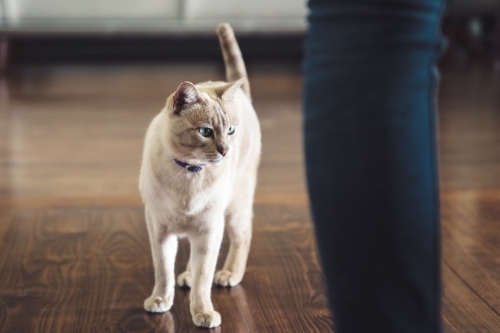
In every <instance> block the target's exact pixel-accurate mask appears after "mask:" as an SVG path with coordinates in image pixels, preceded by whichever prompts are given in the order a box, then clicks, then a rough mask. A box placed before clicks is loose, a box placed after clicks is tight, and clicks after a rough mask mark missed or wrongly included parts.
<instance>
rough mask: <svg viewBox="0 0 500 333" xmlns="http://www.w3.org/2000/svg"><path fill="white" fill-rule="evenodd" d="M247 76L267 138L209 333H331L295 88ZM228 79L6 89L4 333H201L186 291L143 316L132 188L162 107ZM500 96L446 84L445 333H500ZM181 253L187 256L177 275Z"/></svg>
mask: <svg viewBox="0 0 500 333" xmlns="http://www.w3.org/2000/svg"><path fill="white" fill-rule="evenodd" d="M251 74H252V75H251V82H252V91H253V94H254V99H255V107H256V109H257V112H258V114H259V117H260V121H261V125H262V130H263V158H262V164H261V168H260V174H259V184H258V189H257V193H256V205H255V219H254V221H255V222H254V224H255V228H254V230H255V231H254V238H253V239H254V240H253V244H252V250H251V254H250V258H249V262H248V268H247V273H246V275H245V278H244V280H243V282H242V284H241V285H240V286H237V287H234V288H231V289H225V288H217V287H214V288H213V296H212V299H213V302H214V306H215V308H216V309H218V310H219V311H220V313H221V315H222V326H220V327H219V328H216V329H214V330H213V331H215V332H230V333H237V332H259V333H260V332H272V333H279V332H287V333H294V332H331V329H330V326H331V324H332V320H331V316H330V314H329V311H328V308H327V303H326V297H325V294H324V289H323V287H322V282H321V279H322V277H321V271H320V268H319V265H318V258H317V256H316V253H315V244H314V238H313V234H312V224H311V221H310V218H309V211H308V206H307V197H306V194H305V183H304V177H303V167H302V164H303V159H302V146H301V114H300V112H301V110H300V107H301V100H300V90H301V89H300V88H301V77H300V75H299V74H298V73H297V72H296V71H294V70H289V69H288V68H286V66H276V65H272V66H269V65H264V64H262V65H259V64H255V65H254V66H253V67H252V68H251ZM221 78H222V71H221V67H220V66H219V65H212V64H172V65H169V66H115V67H113V66H106V67H104V66H86V67H57V68H25V69H22V70H19V71H18V72H16V74H15V75H14V76H12V77H10V78H9V79H8V80H3V81H2V80H1V79H0V332H13V333H14V332H15V333H22V332H29V333H34V332H85V333H87V332H182V333H184V332H200V329H196V328H195V327H194V325H193V324H192V322H191V319H190V315H189V310H188V309H189V307H188V300H189V291H188V290H185V289H177V290H176V298H175V301H174V306H173V308H172V310H171V311H170V312H169V313H166V314H159V315H154V314H148V313H146V312H145V311H144V310H143V308H142V303H143V300H144V299H145V298H146V297H147V296H149V294H150V292H151V290H152V286H153V268H152V262H151V257H150V249H149V243H148V238H147V234H146V228H145V224H144V218H143V209H142V205H141V200H140V198H139V193H138V190H137V179H138V170H139V165H140V156H141V149H142V140H143V135H144V133H145V130H146V128H147V125H148V123H149V121H150V120H151V118H152V117H153V116H154V115H155V114H156V113H157V112H158V111H159V110H160V108H162V106H163V103H164V100H165V98H166V96H167V95H168V94H169V93H170V92H172V91H173V89H175V88H176V87H177V85H178V84H179V83H180V82H181V81H183V80H190V81H194V82H197V81H202V80H207V79H212V80H215V79H221ZM498 96H499V95H498V84H496V83H495V78H494V76H493V73H492V70H491V68H489V67H480V66H472V67H470V68H462V69H446V70H444V72H443V79H442V86H441V90H440V145H441V180H442V184H441V187H442V222H443V223H442V236H443V245H442V247H443V250H442V252H443V279H444V282H443V283H444V292H445V295H444V300H443V310H442V313H443V317H444V326H445V331H446V332H464V333H465V332H467V333H468V332H478V333H486V332H488V333H489V332H500V315H499V314H500V99H499V97H498ZM187 251H188V248H187V244H186V243H181V247H180V251H179V254H178V259H177V272H180V271H181V266H182V265H184V264H185V262H186V260H187V253H188V252H187ZM226 252H227V243H226V242H225V243H224V246H223V250H222V255H225V253H226ZM219 264H220V263H219Z"/></svg>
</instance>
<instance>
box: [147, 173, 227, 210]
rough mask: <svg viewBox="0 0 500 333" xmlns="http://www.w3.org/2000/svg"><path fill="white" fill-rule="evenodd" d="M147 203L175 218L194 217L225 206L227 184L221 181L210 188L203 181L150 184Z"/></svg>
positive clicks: (190, 180)
mask: <svg viewBox="0 0 500 333" xmlns="http://www.w3.org/2000/svg"><path fill="white" fill-rule="evenodd" d="M151 185H153V186H148V188H149V189H153V190H152V191H150V192H149V195H148V196H149V200H148V201H149V202H151V203H152V204H153V205H154V206H155V207H156V209H158V210H162V211H165V213H170V214H173V215H176V216H179V215H185V216H196V215H198V214H200V213H202V212H204V211H206V210H207V209H210V208H211V207H215V206H217V207H220V206H225V202H226V201H227V200H226V199H227V198H225V197H226V195H225V193H226V192H227V191H225V187H227V184H226V182H225V181H223V180H222V179H221V181H219V182H214V183H213V184H211V185H210V186H206V182H204V181H198V182H197V181H196V179H195V180H192V179H183V180H180V179H177V180H176V181H174V182H164V183H159V182H156V183H155V184H151Z"/></svg>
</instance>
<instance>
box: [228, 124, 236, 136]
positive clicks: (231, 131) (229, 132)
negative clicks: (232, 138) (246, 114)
mask: <svg viewBox="0 0 500 333" xmlns="http://www.w3.org/2000/svg"><path fill="white" fill-rule="evenodd" d="M234 131H236V126H231V127H229V128H228V130H227V134H229V135H231V134H234Z"/></svg>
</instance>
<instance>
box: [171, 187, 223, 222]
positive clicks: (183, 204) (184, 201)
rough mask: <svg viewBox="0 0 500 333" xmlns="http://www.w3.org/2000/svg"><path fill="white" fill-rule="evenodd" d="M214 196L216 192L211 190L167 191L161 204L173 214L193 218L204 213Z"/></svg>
mask: <svg viewBox="0 0 500 333" xmlns="http://www.w3.org/2000/svg"><path fill="white" fill-rule="evenodd" d="M215 196H216V191H214V190H212V191H210V190H207V189H204V190H198V191H197V190H192V191H188V190H186V189H183V190H182V191H178V190H175V189H167V190H166V191H165V197H164V201H163V204H164V205H166V206H167V208H168V210H169V211H170V212H172V213H175V214H183V215H187V216H194V215H197V214H199V213H200V212H202V211H204V210H205V209H206V208H208V207H209V206H210V205H211V201H212V200H213V199H214V197H215Z"/></svg>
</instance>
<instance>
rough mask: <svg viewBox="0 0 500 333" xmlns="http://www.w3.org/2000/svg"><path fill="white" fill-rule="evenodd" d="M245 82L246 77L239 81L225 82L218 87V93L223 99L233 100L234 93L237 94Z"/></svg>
mask: <svg viewBox="0 0 500 333" xmlns="http://www.w3.org/2000/svg"><path fill="white" fill-rule="evenodd" d="M243 82H245V79H244V78H241V79H239V80H237V81H234V82H230V83H228V84H225V85H223V86H221V87H218V88H217V94H218V95H219V97H220V98H221V99H223V100H226V101H232V100H233V99H234V95H235V94H236V92H237V91H238V89H239V88H240V87H241V85H242V84H243Z"/></svg>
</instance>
